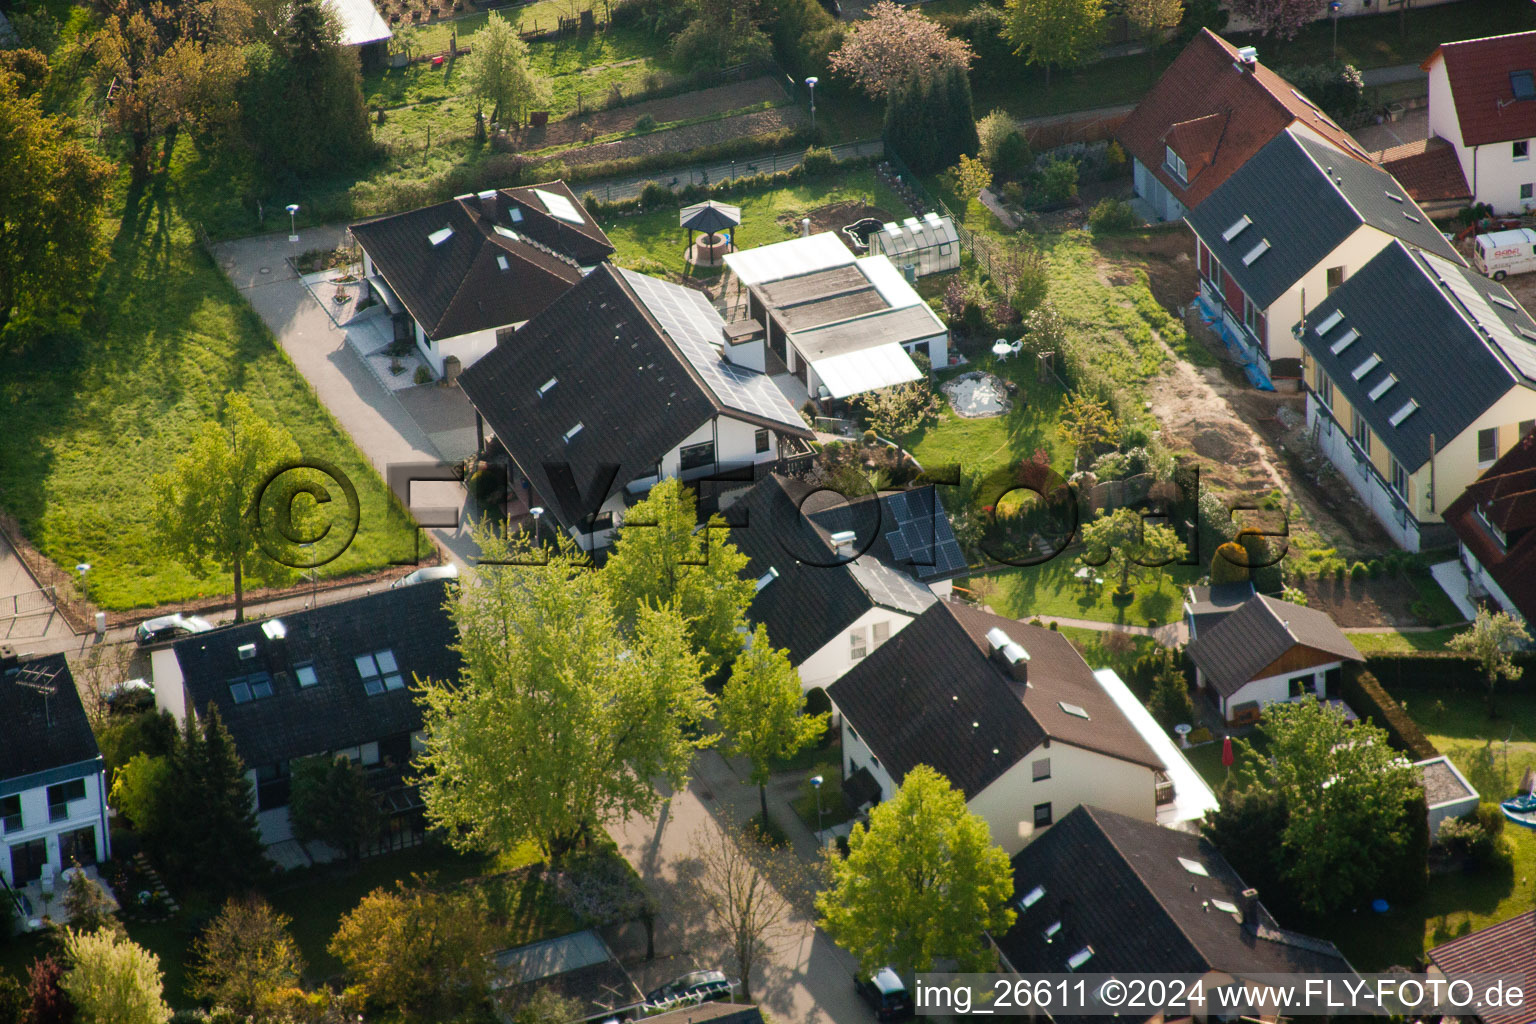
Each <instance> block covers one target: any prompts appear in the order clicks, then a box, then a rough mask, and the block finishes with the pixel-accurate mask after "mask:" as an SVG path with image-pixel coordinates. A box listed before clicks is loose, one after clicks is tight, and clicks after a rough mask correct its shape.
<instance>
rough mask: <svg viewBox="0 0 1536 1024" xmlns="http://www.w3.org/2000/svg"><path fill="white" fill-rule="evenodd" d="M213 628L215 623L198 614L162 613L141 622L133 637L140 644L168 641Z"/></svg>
mask: <svg viewBox="0 0 1536 1024" xmlns="http://www.w3.org/2000/svg"><path fill="white" fill-rule="evenodd" d="M212 628H213V623H211V622H209V621H208V620H207V619H204V618H201V617H199V616H197V615H183V614H181V613H180V612H176V613H175V614H174V615H161V616H159V617H157V618H153V619H145V620H144V621H143V622H141V623H139V628H138V629H136V630H134V632H133V637H134V639H135V640H137V641H138V642H139V645H140V646H147V645H149V644H160V643H167V642H169V641H171V640H180V639H181V638H182V637H184V636H192V635H193V634H194V633H206V632H208V631H209V630H211V629H212Z"/></svg>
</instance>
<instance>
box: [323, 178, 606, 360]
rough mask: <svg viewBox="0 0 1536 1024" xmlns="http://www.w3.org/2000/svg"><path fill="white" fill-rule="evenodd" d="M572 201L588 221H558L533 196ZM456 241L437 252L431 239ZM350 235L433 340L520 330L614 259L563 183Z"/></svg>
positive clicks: (464, 202)
mask: <svg viewBox="0 0 1536 1024" xmlns="http://www.w3.org/2000/svg"><path fill="white" fill-rule="evenodd" d="M535 188H537V189H538V190H541V191H545V192H548V193H550V194H552V195H561V196H565V197H566V198H567V199H568V201H569V202H571V203H572V204H573V206H574V207H575V209H576V212H577V213H578V214H579V215H580V217H581V219H582V223H581V224H579V225H578V224H574V223H570V222H567V221H564V220H561V219H559V218H556V217H554V216H552V215H551V214H550V213H549V212H548V211H547V210H546V209H545V206H544V203H543V201H542V200H541V199H539V198H538V197H537V196H536V195H535V194H534V190H535ZM443 228H450V229H452V234H451V235H449V236H448V237H447V238H446V239H445V240H443V241H442V242H440V243H439V244H438V245H433V244H432V242H431V239H430V237H429V236H431V235H432V234H433V232H436V231H439V230H441V229H443ZM352 234H353V236H354V237H355V238H356V239H357V241H358V244H360V245H361V246H362V247H363V249H364V250H365V251H366V252H367V253H368V256H369V258H370V259H371V260H372V261H373V265H374V267H375V268H376V269H377V271H378V272H379V274H381V275H382V276H383V278H384V280H385V281H387V282H388V283H389V286H390V288H392V289H393V290H394V292H395V294H396V295H398V296H399V297H400V301H401V302H403V303H404V304H405V308H406V309H408V310H409V311H410V313H411V316H412V317H414V318H415V319H416V321H417V322H418V323H420V324H421V326H422V330H424V331H426V333H427V336H428V337H430V338H433V339H442V338H451V337H454V336H456V335H460V334H468V333H470V332H473V331H483V330H491V329H494V328H498V327H505V326H507V325H509V324H516V323H521V322H522V321H524V320H528V319H530V318H532V317H533V316H534V314H536V313H538V312H539V311H540V310H541V309H543V308H544V307H545V306H547V305H549V303H550V302H552V301H554V299H555V298H556V297H557V296H559V295H560V294H562V293H563V292H565V291H566V290H567V289H569V288H570V287H571V286H572V285H574V284H575V283H576V282H577V281H579V280H581V271H580V270H579V269H578V266H586V265H589V264H592V263H596V262H598V261H599V260H602V259H606V258H607V257H608V256H609V255H610V254H611V253H612V252H613V245H612V244H611V243H610V242H609V241H608V236H607V235H604V234H603V231H602V229H601V228H599V227H598V226H597V222H596V221H594V220H592V218H591V215H590V214H588V213H587V212H586V211H585V209H583V208H582V206H581V204H580V203H579V202H577V201H576V197H575V195H574V194H572V192H571V190H570V188H569V187H567V186H566V184H565V183H564V182H563V181H561V182H550V183H548V184H544V185H538V186H532V187H527V188H515V189H503V190H501V191H499V192H487V193H482V194H481V195H479V196H475V195H471V196H461V197H459V198H457V199H450V200H449V201H447V202H445V203H438V204H436V205H434V206H426V207H422V208H421V209H417V210H410V211H407V212H405V213H398V214H394V215H391V216H388V217H379V218H377V219H375V220H369V221H363V222H362V223H360V224H354V225H352Z"/></svg>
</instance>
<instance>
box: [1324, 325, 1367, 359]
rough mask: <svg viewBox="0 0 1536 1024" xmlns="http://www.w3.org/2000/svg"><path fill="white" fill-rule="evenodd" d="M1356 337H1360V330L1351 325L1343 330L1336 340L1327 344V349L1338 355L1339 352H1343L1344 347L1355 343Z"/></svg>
mask: <svg viewBox="0 0 1536 1024" xmlns="http://www.w3.org/2000/svg"><path fill="white" fill-rule="evenodd" d="M1358 337H1360V332H1359V331H1357V330H1355V329H1354V328H1353V327H1351V328H1350V329H1349V330H1347V331H1345V332H1344V334H1343V336H1341V337H1340V338H1339V340H1338V341H1336V342H1334V343H1333V344H1332V345H1330V346H1328V351H1330V352H1332V353H1333V354H1334V355H1338V354H1339V353H1340V352H1343V351H1344V350H1345V349H1347V348H1349V346H1351V345H1353V344H1354V343H1355V339H1356V338H1358Z"/></svg>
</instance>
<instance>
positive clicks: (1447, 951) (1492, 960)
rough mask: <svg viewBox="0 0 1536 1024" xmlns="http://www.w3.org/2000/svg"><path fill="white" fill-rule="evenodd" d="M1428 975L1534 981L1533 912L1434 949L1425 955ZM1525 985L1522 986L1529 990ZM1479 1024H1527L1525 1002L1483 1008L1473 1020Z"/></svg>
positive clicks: (1535, 919)
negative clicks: (1497, 977)
mask: <svg viewBox="0 0 1536 1024" xmlns="http://www.w3.org/2000/svg"><path fill="white" fill-rule="evenodd" d="M1425 958H1426V959H1427V960H1428V961H1429V964H1428V973H1429V974H1430V975H1437V974H1439V975H1462V976H1465V975H1468V974H1498V975H1503V976H1505V977H1510V976H1513V977H1524V978H1536V910H1527V911H1526V912H1525V913H1523V914H1517V915H1515V916H1514V917H1511V918H1510V919H1508V920H1507V921H1500V922H1499V923H1498V924H1491V925H1489V926H1488V927H1486V928H1479V929H1478V930H1477V931H1475V932H1468V933H1467V934H1466V935H1462V936H1459V937H1457V938H1454V939H1452V940H1451V941H1450V942H1447V943H1445V944H1444V945H1441V946H1436V947H1434V948H1433V949H1431V950H1430V951H1429V952H1428V953H1426V954H1425ZM1529 987H1530V986H1529V985H1527V986H1526V989H1527V991H1529ZM1462 1019H1463V1020H1480V1021H1482V1024H1529V1021H1530V1019H1531V1010H1530V1006H1529V1005H1528V1003H1525V1002H1522V1003H1521V1004H1520V1005H1518V1006H1508V1007H1503V1006H1483V1007H1481V1008H1480V1009H1479V1011H1478V1013H1477V1014H1476V1016H1475V1017H1474V1016H1473V1015H1472V1014H1471V1013H1468V1014H1465V1015H1464V1016H1463V1018H1462Z"/></svg>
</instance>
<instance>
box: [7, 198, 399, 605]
mask: <svg viewBox="0 0 1536 1024" xmlns="http://www.w3.org/2000/svg"><path fill="white" fill-rule="evenodd" d="M111 230H112V231H114V232H115V237H114V238H113V239H112V256H113V258H112V262H111V263H110V264H109V265H108V267H107V269H106V272H105V273H104V274H103V275H102V278H101V280H100V282H99V284H98V287H97V291H96V296H95V300H94V302H93V308H94V309H95V312H94V313H93V314H91V315H90V316H89V317H88V318H87V320H86V321H85V323H84V324H83V325H82V326H81V327H80V328H79V329H77V330H73V331H63V332H59V333H54V334H51V335H49V336H47V337H44V338H41V339H38V340H36V341H35V342H34V343H32V344H31V345H30V346H28V347H19V348H18V347H12V348H10V349H7V350H5V351H3V352H0V410H3V411H0V421H3V422H4V423H5V430H4V432H3V436H0V505H3V507H4V508H5V509H6V510H7V511H8V512H10V513H11V514H13V515H15V516H16V517H17V518H18V519H19V520H20V521H21V523H22V527H23V529H24V530H25V531H26V534H27V536H28V538H29V539H30V540H31V541H32V542H33V543H34V544H35V545H37V547H38V548H39V549H40V550H42V552H43V553H44V554H45V555H47V556H48V557H49V558H51V559H53V561H55V562H57V563H58V564H59V565H61V566H65V567H72V566H74V565H76V564H77V563H80V562H86V563H90V565H91V566H93V568H92V569H91V571H90V573H89V575H88V578H87V580H86V589H87V591H88V593H89V596H90V597H91V599H92V600H93V601H95V602H96V603H97V604H99V605H101V606H102V607H104V608H112V609H125V608H134V607H140V606H148V605H156V604H162V603H167V602H175V601H180V600H185V599H189V598H194V597H198V596H205V595H206V596H212V595H220V594H227V593H229V591H230V589H231V586H232V584H231V581H230V579H229V578H228V577H227V576H225V575H223V574H222V573H219V572H217V571H208V572H196V571H194V570H193V569H192V568H190V567H188V566H186V565H184V564H182V563H181V562H180V561H178V560H176V559H174V558H172V557H169V556H167V555H165V554H162V553H160V552H159V551H158V550H157V547H156V537H157V526H158V522H159V516H158V514H157V510H156V507H155V505H154V501H153V499H152V497H151V494H150V488H149V482H150V480H151V479H152V478H153V477H154V476H155V475H156V474H157V473H160V472H163V471H164V470H165V469H167V468H168V467H169V466H170V465H171V464H172V461H173V460H174V459H175V457H176V455H177V454H178V453H179V452H180V450H181V447H182V444H183V442H184V441H185V439H186V438H187V437H188V436H189V435H190V434H191V433H192V432H194V431H195V430H196V429H197V428H198V427H199V425H200V424H201V423H202V422H203V421H205V420H207V419H208V418H210V417H212V416H214V415H216V414H217V413H218V412H219V411H220V409H221V407H222V404H223V400H224V396H225V394H226V393H227V392H229V391H240V392H242V393H244V394H245V395H247V396H248V397H249V398H250V399H251V401H252V403H253V404H254V405H255V406H256V408H257V410H258V411H259V412H261V413H262V414H264V415H266V416H267V417H268V418H270V419H271V420H273V421H275V422H277V423H280V424H282V425H283V426H284V427H285V428H286V429H287V430H288V431H289V432H290V433H291V434H292V435H293V437H294V439H295V440H296V441H297V442H298V445H299V447H300V449H301V450H302V452H303V455H304V456H305V457H306V458H310V459H325V460H329V461H330V462H332V463H334V464H336V465H337V466H338V467H339V468H340V469H341V470H342V471H343V472H344V473H345V474H346V475H348V476H349V477H350V478H351V479H352V482H353V484H354V485H355V486H356V488H357V491H358V496H359V499H360V502H361V522H360V525H359V528H358V531H357V536H356V538H355V539H354V541H353V543H352V545H351V547H350V548H348V549H347V551H346V552H345V553H344V554H343V555H342V556H341V557H340V558H338V559H336V560H335V561H334V562H331V563H330V564H329V565H327V566H325V567H324V569H323V570H322V572H323V573H325V574H327V575H342V574H347V573H355V572H360V571H364V570H369V569H376V568H379V567H382V566H385V565H387V564H389V562H390V561H391V560H392V559H400V558H406V557H409V555H410V553H411V549H412V545H413V538H412V537H411V536H410V531H407V530H403V529H400V528H398V526H396V527H395V528H393V529H392V528H391V526H390V523H389V522H388V521H387V516H386V509H387V508H388V507H389V502H390V501H391V500H392V499H390V498H389V497H388V496H387V490H386V488H385V486H384V483H383V481H382V480H380V479H379V477H378V475H377V473H376V472H375V471H374V470H373V469H372V468H371V467H370V466H369V464H368V462H367V460H366V459H365V458H364V457H363V455H362V454H361V453H360V452H359V451H358V450H357V448H356V447H355V446H354V445H353V444H352V441H351V440H350V438H349V437H348V436H347V435H346V433H345V432H344V431H343V430H342V429H341V427H340V426H339V425H338V424H337V423H336V422H335V421H334V420H333V419H332V418H331V417H330V415H329V414H328V413H327V412H326V411H325V409H324V408H323V407H322V406H321V405H320V403H319V401H318V400H317V399H316V398H315V395H314V394H313V392H311V390H310V388H309V385H308V384H307V382H306V381H305V380H304V378H303V377H302V376H301V375H300V374H299V372H298V371H297V370H296V369H294V367H293V365H292V363H290V362H289V360H288V358H287V356H286V355H284V354H283V352H282V351H281V350H280V349H279V348H278V347H277V345H276V343H275V341H274V339H273V337H272V335H271V333H270V332H269V331H268V330H267V329H266V327H265V326H264V325H263V324H262V322H261V320H260V319H259V318H258V317H257V315H256V314H255V312H254V311H252V309H251V308H250V306H249V305H248V304H247V303H246V302H245V300H244V299H243V298H242V297H241V296H240V295H239V293H238V292H236V291H235V289H234V288H233V287H232V286H231V285H230V284H229V282H228V281H227V280H226V279H225V277H224V276H223V275H222V274H221V273H220V272H219V270H218V268H216V267H215V266H214V265H213V264H212V262H210V260H209V259H208V258H207V257H206V256H205V255H204V254H203V253H202V252H201V251H200V250H199V249H198V248H197V247H196V246H195V244H194V243H193V240H192V232H191V230H190V229H189V227H188V226H187V223H186V221H185V220H184V219H183V218H182V216H181V215H180V213H179V212H178V210H177V209H176V207H175V206H174V205H173V204H172V203H171V202H169V201H168V199H167V198H166V196H165V195H164V194H163V193H161V192H159V191H151V192H150V193H148V194H145V195H133V194H129V195H128V197H127V200H126V201H125V202H122V203H121V204H120V205H119V207H118V208H117V210H116V213H115V215H114V220H113V224H112V225H111Z"/></svg>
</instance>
